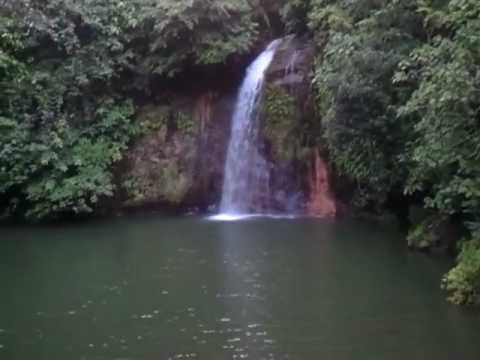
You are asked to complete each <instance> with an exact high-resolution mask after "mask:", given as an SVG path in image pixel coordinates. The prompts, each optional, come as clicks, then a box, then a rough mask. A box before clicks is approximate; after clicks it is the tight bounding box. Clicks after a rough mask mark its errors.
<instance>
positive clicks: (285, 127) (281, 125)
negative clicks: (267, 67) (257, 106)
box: [263, 85, 299, 162]
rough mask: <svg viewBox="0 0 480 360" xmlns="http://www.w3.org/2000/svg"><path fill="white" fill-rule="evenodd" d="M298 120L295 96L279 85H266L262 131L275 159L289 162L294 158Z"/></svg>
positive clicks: (296, 146) (296, 148)
mask: <svg viewBox="0 0 480 360" xmlns="http://www.w3.org/2000/svg"><path fill="white" fill-rule="evenodd" d="M298 122H299V116H298V109H297V105H296V100H295V98H294V97H293V96H291V95H290V94H289V93H288V92H287V91H286V90H284V89H283V88H281V87H278V86H273V85H269V86H267V88H266V89H265V98H264V105H263V132H264V135H265V138H266V139H267V140H268V142H269V143H270V145H271V147H272V152H273V156H274V158H275V159H276V160H279V161H282V162H289V161H292V160H293V159H294V158H295V154H296V152H297V150H298V148H299V139H298V136H296V135H297V134H296V133H297V129H298V125H299V124H298Z"/></svg>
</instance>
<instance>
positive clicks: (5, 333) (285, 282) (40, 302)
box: [0, 217, 480, 360]
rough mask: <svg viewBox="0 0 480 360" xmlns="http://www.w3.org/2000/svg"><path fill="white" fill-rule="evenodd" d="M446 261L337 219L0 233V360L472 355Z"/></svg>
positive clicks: (98, 225) (475, 338) (380, 230)
mask: <svg viewBox="0 0 480 360" xmlns="http://www.w3.org/2000/svg"><path fill="white" fill-rule="evenodd" d="M450 265H451V263H450V262H449V261H448V260H447V259H443V258H438V257H428V256H425V255H421V254H413V253H409V252H408V251H407V250H406V249H405V245H404V241H403V240H402V236H401V234H400V233H398V232H396V231H395V229H392V228H386V227H380V226H378V225H372V224H368V223H354V222H346V221H345V222H342V221H340V222H337V223H331V222H322V221H316V220H278V219H277V220H268V219H256V220H255V219H253V220H249V221H243V222H211V221H207V220H205V219H198V218H161V217H148V218H145V217H142V218H130V219H116V220H111V221H104V222H95V223H88V224H85V223H84V224H79V225H64V226H55V227H53V226H52V227H38V228H28V227H25V228H3V229H0V284H1V293H0V305H1V306H0V359H2V360H76V359H78V360H101V359H108V360H130V359H131V360H137V359H138V360H168V359H172V360H173V359H201V360H217V359H218V360H223V359H252V360H261V359H268V360H270V359H292V360H320V359H326V360H329V359H331V360H343V359H349V360H350V359H351V360H363V359H365V360H367V359H368V360H372V359H374V360H375V359H380V360H390V359H399V360H400V359H401V360H406V359H408V360H414V359H418V360H430V359H431V360H442V359H445V360H453V359H462V360H470V359H471V360H478V359H480V314H479V313H478V312H477V313H475V312H472V311H469V310H466V309H460V308H457V307H454V306H450V305H448V304H447V303H446V302H445V300H444V294H443V293H442V291H441V290H440V287H439V284H440V279H441V276H442V274H443V273H444V272H445V271H446V270H447V269H448V267H449V266H450Z"/></svg>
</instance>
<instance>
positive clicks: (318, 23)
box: [311, 1, 417, 210]
mask: <svg viewBox="0 0 480 360" xmlns="http://www.w3.org/2000/svg"><path fill="white" fill-rule="evenodd" d="M327 3H328V4H327ZM410 3H411V2H410ZM315 4H316V5H317V7H314V9H313V11H312V14H311V26H312V27H313V28H314V29H315V30H317V31H319V30H320V31H327V30H328V31H329V40H328V42H327V44H326V46H325V49H324V51H323V55H322V58H323V59H322V61H319V62H318V66H317V68H316V72H315V79H314V83H315V86H316V88H317V93H318V98H317V104H318V108H319V112H320V114H321V116H322V122H323V127H324V133H325V141H326V144H327V146H328V148H329V150H330V153H331V155H332V158H333V160H334V162H335V165H336V167H337V169H338V171H339V173H340V174H343V175H346V176H348V177H350V178H351V179H352V180H354V181H355V182H356V183H357V185H358V186H357V188H358V190H357V192H356V194H355V195H356V197H355V203H356V205H357V206H358V207H360V208H369V209H371V210H375V209H378V207H379V206H382V205H383V204H384V203H385V201H386V199H387V196H388V194H389V193H390V192H391V191H392V190H393V189H395V188H397V187H398V186H400V184H402V182H403V181H404V177H405V173H406V169H405V168H404V167H402V166H399V163H401V155H402V154H403V153H404V151H405V149H404V143H405V139H406V138H408V136H409V135H408V129H409V124H408V122H399V121H397V118H396V113H395V107H396V106H397V105H398V103H399V101H400V100H401V99H402V96H403V94H402V93H401V92H400V91H399V90H398V89H396V88H395V87H393V86H392V84H391V78H392V75H393V73H394V71H395V69H396V68H397V65H398V64H399V63H400V62H401V61H402V59H405V58H407V57H408V54H409V51H410V50H412V49H413V47H414V46H415V45H416V44H417V41H415V39H413V34H412V33H413V32H414V31H416V29H415V27H412V26H411V24H410V22H411V21H410V22H405V21H403V20H402V18H403V17H412V18H413V19H415V17H416V14H415V8H414V7H412V6H410V5H409V2H401V3H400V2H391V3H389V4H388V5H386V6H385V7H383V8H381V9H375V10H372V11H371V12H370V13H368V16H366V17H362V16H363V15H364V14H363V10H362V12H361V13H360V14H359V13H358V11H357V9H358V8H357V7H355V6H353V5H352V6H349V5H346V4H342V3H341V2H339V3H336V2H332V1H329V2H326V1H318V2H315ZM320 5H325V6H324V7H320ZM327 5H328V6H327ZM372 8H373V6H372ZM335 14H337V15H335ZM339 19H342V21H340V20H339Z"/></svg>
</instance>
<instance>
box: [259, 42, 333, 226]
mask: <svg viewBox="0 0 480 360" xmlns="http://www.w3.org/2000/svg"><path fill="white" fill-rule="evenodd" d="M313 65H314V47H313V44H312V43H311V42H310V40H309V39H299V38H296V37H293V36H291V37H286V38H285V39H284V40H283V41H282V44H281V45H280V46H279V48H278V50H277V53H276V55H275V58H274V60H273V62H272V64H271V66H270V68H269V70H268V73H267V76H266V78H267V81H266V86H265V90H264V99H263V109H262V112H261V121H262V127H263V135H264V138H265V145H264V149H265V152H266V158H267V159H269V161H270V162H271V168H272V170H271V173H272V176H271V184H270V189H271V192H272V199H273V200H272V201H273V204H274V208H275V209H276V210H279V211H283V212H293V213H301V214H307V215H312V216H319V217H333V216H335V215H336V213H337V211H336V204H335V201H334V199H333V196H332V194H331V186H330V173H329V168H328V162H327V161H325V159H324V158H322V156H321V154H322V153H323V151H322V149H321V143H320V144H319V139H320V134H316V133H315V131H314V130H313V129H318V128H319V127H318V126H315V125H316V124H315V122H316V121H318V119H316V117H315V114H314V104H313V94H312V89H311V85H310V84H311V80H312V79H311V76H312V71H313Z"/></svg>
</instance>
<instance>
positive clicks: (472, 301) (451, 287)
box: [443, 223, 480, 305]
mask: <svg viewBox="0 0 480 360" xmlns="http://www.w3.org/2000/svg"><path fill="white" fill-rule="evenodd" d="M471 226H472V234H473V235H472V236H473V238H472V240H468V241H464V242H463V243H462V246H461V251H460V255H459V256H458V265H457V266H456V267H455V268H453V269H452V270H451V271H450V272H449V273H448V274H447V275H446V276H445V278H444V279H443V288H444V289H445V290H447V291H448V292H449V294H450V297H449V300H450V301H451V302H452V303H454V304H458V305H480V226H479V224H478V223H475V224H471Z"/></svg>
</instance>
